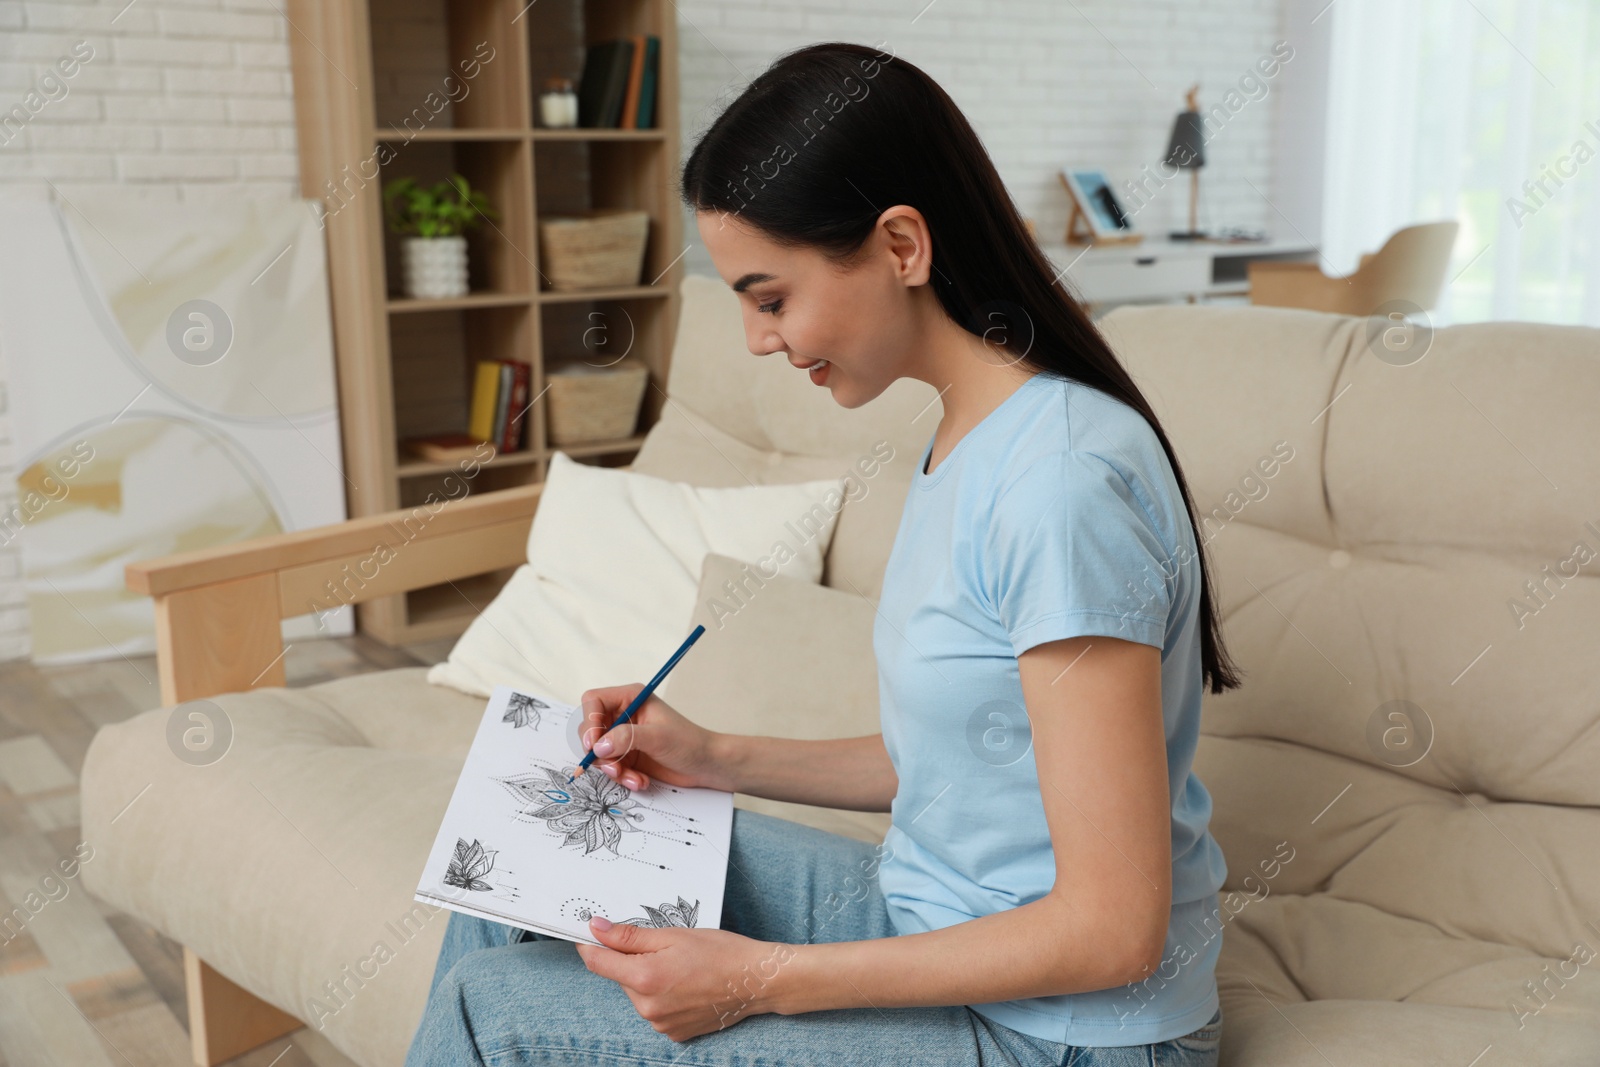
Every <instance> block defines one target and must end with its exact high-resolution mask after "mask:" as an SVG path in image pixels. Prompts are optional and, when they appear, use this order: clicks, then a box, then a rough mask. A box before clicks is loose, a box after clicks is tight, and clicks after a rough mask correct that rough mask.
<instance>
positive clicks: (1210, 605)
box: [682, 41, 1240, 693]
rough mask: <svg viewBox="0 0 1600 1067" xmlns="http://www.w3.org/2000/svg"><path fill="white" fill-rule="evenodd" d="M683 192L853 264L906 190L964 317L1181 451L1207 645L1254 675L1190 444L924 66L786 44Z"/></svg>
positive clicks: (1225, 672) (726, 114)
mask: <svg viewBox="0 0 1600 1067" xmlns="http://www.w3.org/2000/svg"><path fill="white" fill-rule="evenodd" d="M682 180H683V199H684V202H685V203H687V204H688V205H689V206H690V207H691V208H693V209H694V210H695V211H697V212H698V211H708V212H718V213H721V212H727V213H730V214H735V215H737V216H740V217H742V218H743V219H745V220H746V221H747V222H749V224H750V225H751V226H753V227H754V228H755V229H757V230H759V231H760V232H761V233H762V234H763V236H764V237H766V238H767V239H769V240H771V241H774V242H775V243H778V244H780V245H784V246H788V247H809V248H814V249H816V250H818V251H819V252H820V253H822V254H823V255H824V256H826V257H828V258H829V259H830V260H832V261H834V262H835V263H839V264H846V263H848V262H850V261H851V260H852V258H853V257H854V256H856V255H857V253H859V252H860V251H861V249H862V248H863V246H864V245H865V243H866V239H867V237H868V236H869V235H870V234H871V232H872V230H873V227H874V225H875V223H876V221H877V219H878V216H879V215H880V214H881V213H882V212H883V210H884V209H885V208H888V207H890V206H892V205H894V204H908V205H910V206H912V207H914V208H916V209H917V210H918V211H920V212H922V215H923V217H924V218H925V219H926V220H927V223H928V227H929V229H930V230H931V231H932V233H933V235H934V240H933V269H932V273H931V275H930V278H931V282H930V284H932V286H933V289H934V292H935V293H936V294H937V295H938V297H939V303H940V304H941V305H942V306H943V308H944V310H945V313H946V314H948V315H949V316H950V318H951V319H952V320H954V321H955V322H957V323H959V324H960V325H961V326H962V327H963V328H964V329H966V330H967V331H968V332H970V333H973V334H975V335H977V336H979V337H981V338H984V339H985V341H986V342H989V341H992V340H993V339H994V338H995V337H996V336H997V330H998V331H999V333H998V336H1003V337H1004V338H1006V339H1007V340H1005V341H1002V342H1001V347H1002V348H1006V349H1007V350H1008V351H1011V352H1012V354H1013V355H1018V353H1016V352H1015V348H1016V347H1017V341H1013V340H1011V339H1012V338H1018V339H1022V338H1025V339H1026V349H1025V353H1023V354H1020V358H1019V359H1018V360H1017V362H1023V363H1026V364H1028V365H1029V366H1031V367H1033V368H1035V369H1036V370H1037V371H1040V372H1046V373H1050V374H1053V375H1056V376H1058V377H1063V378H1070V379H1072V380H1073V381H1076V382H1080V383H1082V384H1083V385H1086V386H1090V387H1092V388H1095V389H1099V390H1100V391H1101V392H1104V393H1107V394H1109V395H1110V396H1112V397H1115V398H1116V399H1118V400H1121V401H1122V402H1124V403H1125V404H1127V405H1128V406H1129V407H1131V408H1133V409H1134V410H1135V411H1137V412H1138V413H1139V414H1140V415H1142V416H1144V419H1145V421H1146V422H1148V423H1149V424H1150V426H1151V427H1152V428H1153V429H1154V430H1155V432H1156V436H1157V437H1158V438H1160V440H1161V447H1162V448H1164V449H1165V450H1166V453H1167V460H1168V462H1169V463H1171V464H1172V471H1173V474H1174V475H1175V476H1176V478H1177V482H1178V488H1179V489H1180V490H1182V492H1183V501H1184V504H1185V506H1186V507H1187V509H1188V513H1189V523H1190V526H1191V527H1192V528H1193V529H1194V531H1195V547H1196V550H1197V551H1199V553H1200V567H1201V585H1200V617H1201V628H1200V652H1201V664H1202V671H1203V678H1204V682H1205V683H1206V684H1208V685H1209V686H1210V688H1211V691H1212V692H1213V693H1220V692H1222V691H1223V690H1224V689H1232V688H1236V687H1237V686H1238V685H1240V679H1239V676H1238V674H1237V673H1236V672H1237V668H1236V667H1235V666H1234V665H1233V664H1232V663H1231V662H1229V660H1228V655H1227V652H1226V650H1224V648H1223V647H1222V639H1221V624H1220V621H1219V619H1218V617H1217V609H1216V604H1215V601H1214V600H1213V598H1212V596H1211V579H1210V574H1209V568H1208V566H1207V563H1206V556H1205V549H1204V544H1205V542H1204V540H1203V539H1202V538H1201V536H1200V529H1199V527H1198V525H1197V524H1196V522H1195V509H1194V502H1193V500H1191V499H1190V496H1189V486H1188V483H1187V482H1186V481H1185V480H1184V477H1183V472H1182V470H1181V469H1180V468H1179V466H1178V459H1177V456H1176V455H1174V454H1173V451H1172V445H1171V444H1170V443H1169V442H1168V441H1167V435H1166V433H1165V432H1164V431H1163V430H1162V429H1161V424H1160V423H1159V422H1158V421H1157V420H1156V416H1155V413H1154V412H1153V411H1152V410H1151V409H1150V405H1149V403H1148V402H1147V401H1146V400H1145V398H1144V396H1143V395H1142V394H1141V393H1140V392H1139V389H1138V387H1137V386H1135V385H1134V383H1133V379H1132V378H1130V377H1129V376H1128V373H1127V371H1126V370H1124V369H1123V367H1122V365H1121V364H1120V363H1119V362H1118V361H1117V358H1116V356H1115V355H1114V354H1113V352H1112V350H1111V346H1110V345H1109V344H1108V343H1107V341H1106V340H1105V338H1104V337H1103V336H1102V335H1101V333H1100V331H1099V329H1098V328H1097V327H1096V326H1095V325H1094V323H1093V322H1092V321H1091V320H1090V318H1089V316H1088V315H1087V314H1086V313H1085V312H1084V309H1083V307H1082V305H1081V304H1080V303H1079V302H1078V300H1077V299H1076V298H1075V297H1074V296H1073V295H1072V294H1071V293H1070V292H1069V291H1068V289H1067V287H1066V283H1065V282H1063V281H1059V280H1056V279H1055V274H1056V272H1055V271H1054V270H1052V268H1051V266H1050V263H1049V261H1048V260H1047V259H1046V258H1045V256H1044V254H1043V253H1042V252H1040V251H1039V247H1038V245H1037V244H1036V243H1035V242H1034V239H1033V238H1032V237H1031V236H1030V235H1029V233H1028V231H1027V227H1026V226H1025V225H1024V223H1023V221H1022V217H1021V216H1020V215H1019V214H1018V213H1017V209H1016V205H1015V204H1013V203H1012V201H1011V196H1010V194H1009V193H1007V192H1006V188H1005V185H1004V184H1002V183H1001V181H1000V175H999V173H998V172H996V170H995V168H994V163H993V162H992V161H991V160H990V159H989V155H988V153H987V152H986V151H984V147H983V143H982V142H981V141H979V140H978V135H977V134H976V133H974V132H973V129H972V127H971V125H970V124H968V122H967V119H966V116H964V115H963V114H962V113H961V110H960V109H959V108H958V107H956V104H955V101H953V100H951V99H950V97H949V95H948V94H946V93H945V91H944V90H943V89H941V88H940V87H939V85H938V83H936V82H935V81H934V80H933V79H932V78H930V77H928V75H927V74H925V73H924V72H923V71H921V70H920V69H918V68H917V67H915V66H913V65H912V64H910V63H907V62H906V61H905V60H903V59H897V58H894V57H892V56H891V55H889V54H888V53H884V52H880V51H878V50H877V49H874V48H869V47H867V46H865V45H858V44H849V43H846V42H837V41H836V42H827V43H823V44H813V45H808V46H806V47H804V48H799V49H796V50H795V51H792V52H789V53H786V54H784V55H782V56H779V57H778V58H777V59H776V60H775V61H774V62H773V63H772V65H771V66H769V67H768V68H767V69H766V70H765V71H763V72H762V73H761V74H760V75H759V76H757V77H756V79H755V80H754V81H752V82H751V83H750V85H749V86H748V87H747V88H746V89H745V90H744V92H743V93H741V94H740V96H739V97H738V99H736V100H734V101H733V103H732V104H730V105H729V106H728V107H727V109H726V110H724V111H723V112H722V113H721V114H720V115H719V116H718V117H717V118H716V120H715V121H714V122H713V123H712V124H711V126H710V128H709V129H707V130H706V132H705V134H704V135H703V136H702V137H701V138H700V141H699V143H697V144H696V145H695V147H694V150H693V151H692V152H690V153H689V158H688V159H687V160H686V161H685V162H684V165H683V176H682Z"/></svg>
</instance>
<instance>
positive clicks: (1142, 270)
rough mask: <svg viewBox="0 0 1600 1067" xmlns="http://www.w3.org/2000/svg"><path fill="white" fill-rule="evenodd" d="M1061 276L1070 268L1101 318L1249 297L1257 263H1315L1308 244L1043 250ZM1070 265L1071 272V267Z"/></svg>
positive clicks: (1160, 242) (1157, 243) (1147, 242)
mask: <svg viewBox="0 0 1600 1067" xmlns="http://www.w3.org/2000/svg"><path fill="white" fill-rule="evenodd" d="M1039 247H1040V248H1041V249H1042V250H1043V252H1044V253H1045V255H1046V256H1047V257H1049V259H1050V260H1051V262H1053V263H1054V264H1055V269H1056V270H1057V271H1060V270H1062V269H1063V268H1066V280H1067V282H1068V284H1069V287H1070V288H1071V289H1072V291H1073V292H1075V293H1077V294H1078V295H1079V296H1080V297H1081V298H1082V299H1083V301H1084V303H1086V304H1088V305H1090V311H1091V312H1093V313H1094V314H1096V315H1099V314H1100V313H1102V312H1104V311H1108V310H1110V308H1111V307H1112V306H1113V305H1116V304H1129V303H1152V302H1157V303H1159V302H1171V301H1176V300H1189V301H1191V302H1193V301H1196V300H1203V299H1207V298H1211V297H1228V296H1248V295H1249V293H1250V276H1249V270H1250V264H1251V263H1252V262H1253V261H1256V260H1273V261H1278V262H1292V263H1315V262H1316V261H1317V249H1316V247H1315V246H1314V245H1309V244H1306V243H1305V242H1304V241H1299V240H1295V241H1283V240H1267V241H1238V242H1224V241H1172V240H1168V239H1166V238H1158V237H1147V238H1145V239H1144V240H1143V241H1140V242H1139V243H1137V244H1118V245H1094V246H1090V247H1087V248H1086V247H1085V246H1083V245H1068V244H1047V243H1041V244H1040V246H1039ZM1069 265H1070V266H1069Z"/></svg>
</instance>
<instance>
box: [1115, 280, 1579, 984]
mask: <svg viewBox="0 0 1600 1067" xmlns="http://www.w3.org/2000/svg"><path fill="white" fill-rule="evenodd" d="M1370 323H1371V324H1370V326H1369V320H1366V319H1360V318H1352V317H1345V316H1337V315H1327V314H1322V313H1318V312H1308V311H1296V310H1289V309H1278V308H1214V307H1213V308H1207V307H1203V306H1202V307H1155V308H1137V309H1134V308H1127V309H1120V310H1118V311H1116V312H1113V313H1112V314H1111V315H1109V316H1107V318H1106V320H1105V321H1104V322H1103V324H1102V325H1103V328H1104V329H1105V332H1106V333H1107V335H1108V337H1110V338H1111V340H1112V343H1113V344H1114V345H1115V346H1116V348H1117V351H1118V352H1119V354H1120V355H1121V356H1122V358H1123V360H1124V363H1125V365H1126V366H1127V367H1128V369H1129V370H1130V372H1131V373H1132V374H1133V375H1134V376H1135V378H1136V379H1137V380H1138V381H1139V383H1140V385H1141V387H1142V388H1143V389H1144V390H1145V392H1146V395H1147V396H1148V398H1149V400H1150V402H1151V405H1152V406H1153V407H1154V409H1155V411H1156V413H1157V417H1158V418H1159V419H1161V421H1162V423H1163V425H1164V426H1165V428H1166V430H1167V433H1168V435H1169V436H1170V438H1171V439H1172V441H1173V443H1174V447H1175V449H1176V450H1177V452H1178V454H1179V461H1180V463H1181V464H1182V465H1183V467H1184V470H1185V473H1186V475H1187V477H1188V478H1189V481H1190V489H1191V492H1192V493H1193V495H1194V497H1195V503H1196V505H1197V507H1198V509H1199V510H1200V511H1202V512H1204V513H1206V514H1207V520H1208V521H1207V524H1206V527H1205V528H1204V530H1203V537H1202V540H1203V541H1205V542H1206V544H1207V546H1208V549H1207V550H1208V552H1209V554H1210V558H1211V560H1212V565H1213V567H1214V568H1215V574H1214V575H1213V577H1214V579H1215V581H1216V588H1217V590H1218V591H1219V594H1220V603H1221V610H1222V613H1223V616H1224V619H1225V639H1226V641H1227V643H1228V645H1229V648H1230V650H1231V651H1232V653H1233V654H1234V656H1235V658H1236V659H1237V661H1238V662H1239V663H1240V665H1241V666H1242V667H1243V668H1244V670H1245V684H1244V686H1243V687H1242V688H1240V689H1236V690H1232V691H1230V692H1228V693H1225V694H1222V695H1220V696H1216V697H1209V696H1208V700H1207V705H1206V711H1205V726H1204V730H1205V733H1206V734H1207V737H1206V738H1205V740H1204V741H1203V742H1202V748H1201V753H1200V757H1199V760H1198V766H1199V769H1200V773H1201V774H1202V776H1203V777H1204V778H1205V780H1206V781H1207V782H1208V783H1210V784H1211V786H1212V792H1213V795H1214V796H1215V798H1216V801H1217V807H1216V814H1215V819H1214V822H1213V830H1214V832H1215V833H1216V834H1217V836H1218V838H1219V840H1220V841H1221V842H1222V844H1223V846H1224V848H1225V849H1226V851H1227V854H1228V856H1229V863H1230V868H1232V872H1233V877H1232V878H1231V879H1230V882H1231V884H1232V885H1235V886H1237V885H1238V884H1239V880H1238V879H1239V877H1240V876H1242V875H1244V874H1247V873H1249V872H1250V871H1251V870H1252V867H1253V866H1254V864H1253V862H1252V861H1253V859H1255V858H1261V857H1270V856H1272V854H1273V850H1274V847H1275V845H1276V844H1277V843H1278V842H1280V841H1284V840H1288V841H1290V842H1293V843H1295V846H1296V848H1297V859H1296V860H1295V862H1293V863H1291V864H1289V865H1288V866H1287V867H1285V868H1284V869H1283V873H1282V875H1281V879H1282V881H1281V882H1280V884H1279V885H1278V886H1277V888H1278V889H1280V890H1286V891H1288V892H1300V893H1305V892H1310V891H1314V890H1321V891H1325V892H1327V893H1328V894H1331V895H1332V896H1334V897H1337V898H1341V899H1343V900H1348V901H1354V902H1359V903H1363V904H1367V905H1370V906H1371V907H1373V908H1376V909H1379V910H1380V911H1382V912H1385V913H1387V914H1389V915H1395V916H1401V917H1405V918H1411V919H1416V920H1419V921H1421V922H1425V923H1428V924H1430V925H1432V926H1434V927H1436V928H1439V929H1441V930H1443V931H1444V932H1445V933H1447V934H1450V935H1452V936H1455V937H1466V938H1475V939H1478V940H1482V941H1493V942H1498V943H1501V944H1505V945H1511V946H1516V947H1519V948H1522V949H1526V950H1530V951H1532V952H1534V953H1536V954H1538V955H1541V956H1547V957H1552V958H1563V959H1564V958H1566V957H1568V956H1569V955H1570V954H1571V952H1572V949H1573V938H1574V937H1575V936H1579V933H1580V931H1584V930H1585V927H1584V925H1583V921H1584V920H1586V919H1592V918H1595V917H1597V916H1600V810H1597V808H1596V806H1597V805H1600V773H1597V770H1596V769H1597V768H1600V580H1597V575H1600V563H1597V562H1596V558H1597V555H1600V418H1597V414H1600V411H1597V409H1600V331H1596V330H1592V329H1587V328H1583V327H1567V326H1553V325H1540V324H1531V323H1476V324H1465V325H1459V326H1451V327H1447V328H1443V329H1439V330H1436V331H1434V332H1433V334H1432V338H1431V344H1428V345H1427V346H1426V352H1425V354H1424V355H1422V356H1421V358H1417V357H1416V355H1415V352H1416V351H1417V349H1415V348H1413V349H1412V350H1411V351H1410V352H1409V353H1405V354H1401V353H1396V352H1394V351H1391V349H1390V348H1389V347H1386V345H1385V343H1384V341H1385V339H1384V337H1383V335H1382V332H1381V326H1380V325H1379V320H1370ZM1369 328H1370V331H1371V332H1369ZM1425 336H1426V335H1424V337H1425ZM1393 340H1396V341H1399V342H1402V343H1403V342H1404V341H1405V339H1404V338H1394V339H1393ZM1420 340H1421V339H1413V343H1420ZM1280 443H1282V444H1280ZM1290 452H1292V458H1289V459H1281V458H1280V462H1278V463H1277V464H1276V465H1273V464H1268V465H1265V466H1263V465H1262V464H1261V460H1262V459H1263V458H1264V457H1269V456H1276V455H1279V454H1280V453H1283V454H1287V453H1290ZM1274 466H1275V467H1276V470H1275V473H1273V474H1271V475H1270V476H1269V475H1267V474H1265V473H1263V472H1264V471H1266V470H1269V469H1272V468H1273V467H1274ZM1258 877H1259V875H1258ZM1594 933H1595V932H1594V931H1588V932H1587V940H1588V943H1589V944H1591V945H1593V944H1597V943H1600V942H1597V941H1596V939H1595V937H1594Z"/></svg>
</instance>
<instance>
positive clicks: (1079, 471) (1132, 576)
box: [984, 452, 1176, 656]
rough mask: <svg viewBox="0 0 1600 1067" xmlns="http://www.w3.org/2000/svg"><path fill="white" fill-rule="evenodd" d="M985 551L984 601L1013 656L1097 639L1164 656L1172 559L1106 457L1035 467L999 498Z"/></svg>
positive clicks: (1063, 457)
mask: <svg viewBox="0 0 1600 1067" xmlns="http://www.w3.org/2000/svg"><path fill="white" fill-rule="evenodd" d="M986 548H987V551H986V552H985V566H984V572H985V584H986V585H987V587H988V588H987V590H986V592H987V595H988V597H989V599H990V603H991V605H992V607H993V609H994V610H995V612H996V613H997V614H998V616H999V618H1000V621H1001V622H1002V624H1004V626H1005V629H1006V632H1007V633H1008V634H1009V635H1010V637H1011V644H1012V648H1013V649H1014V651H1015V654H1016V655H1018V656H1020V655H1022V653H1024V652H1026V651H1027V650H1028V649H1030V648H1032V647H1034V646H1035V645H1040V644H1044V643H1045V642H1046V641H1058V640H1061V639H1062V638H1067V637H1078V636H1082V635H1090V634H1099V635H1102V636H1106V637H1119V638H1122V639H1123V640H1126V641H1138V642H1140V643H1142V644H1147V645H1155V646H1156V647H1157V648H1161V647H1162V646H1163V644H1164V642H1165V633H1166V625H1167V618H1168V615H1169V613H1170V611H1171V609H1172V603H1173V594H1174V590H1175V581H1176V579H1175V575H1174V565H1173V564H1172V562H1171V561H1170V560H1171V556H1170V553H1168V552H1167V550H1166V548H1165V547H1164V546H1163V544H1162V541H1161V538H1160V536H1159V535H1158V534H1157V532H1156V529H1155V527H1154V525H1153V524H1152V522H1151V519H1150V515H1149V512H1148V511H1147V510H1146V508H1145V507H1144V505H1143V504H1142V503H1141V502H1140V500H1139V498H1138V497H1137V496H1136V495H1135V493H1134V491H1133V488H1132V487H1131V486H1130V485H1129V483H1128V480H1127V479H1126V478H1124V477H1123V475H1122V473H1121V472H1120V471H1118V470H1117V468H1115V467H1113V466H1112V465H1111V464H1110V463H1108V462H1107V461H1106V460H1104V459H1102V458H1100V457H1099V456H1096V455H1094V454H1092V453H1085V452H1058V453H1055V454H1053V455H1049V456H1045V457H1042V458H1040V459H1037V460H1035V461H1034V462H1033V463H1032V464H1031V465H1030V466H1029V467H1028V468H1027V469H1026V470H1024V471H1023V472H1022V474H1020V475H1018V476H1017V478H1016V479H1015V480H1014V481H1012V482H1010V483H1009V484H1007V485H1006V486H1005V487H1004V488H1003V489H1002V490H1001V493H1000V495H999V497H998V498H997V499H996V501H995V506H994V513H993V514H992V515H991V517H990V522H989V524H988V536H987V544H986Z"/></svg>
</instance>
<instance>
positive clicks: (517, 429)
mask: <svg viewBox="0 0 1600 1067" xmlns="http://www.w3.org/2000/svg"><path fill="white" fill-rule="evenodd" d="M511 372H512V378H511V405H510V409H509V413H508V414H507V416H506V423H505V429H504V431H503V432H502V433H501V435H500V451H502V452H516V451H519V450H520V449H521V448H522V427H523V426H524V425H525V424H526V422H527V415H528V410H527V409H528V384H529V382H530V381H532V379H533V368H532V367H531V366H530V365H528V364H527V363H523V362H521V361H516V362H513V363H512V364H511Z"/></svg>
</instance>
